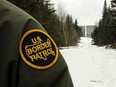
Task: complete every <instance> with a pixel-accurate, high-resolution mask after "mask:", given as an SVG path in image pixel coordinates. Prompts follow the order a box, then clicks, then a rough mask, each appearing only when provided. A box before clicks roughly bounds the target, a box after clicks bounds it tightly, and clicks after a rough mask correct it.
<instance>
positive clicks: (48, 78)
mask: <svg viewBox="0 0 116 87" xmlns="http://www.w3.org/2000/svg"><path fill="white" fill-rule="evenodd" d="M30 29H41V30H43V31H45V29H44V28H43V27H42V26H41V25H40V24H39V23H37V22H35V21H34V20H31V19H30V20H29V21H28V22H27V23H26V25H25V27H24V31H23V33H25V32H27V31H29V30H30ZM45 32H46V31H45ZM18 75H19V78H18V84H17V85H18V86H17V87H73V83H72V79H71V77H70V73H69V70H68V67H67V64H66V62H65V60H64V58H63V56H62V55H61V53H60V52H59V55H58V60H57V62H56V64H54V65H53V66H51V67H50V68H48V69H44V70H39V69H34V68H32V67H30V66H28V65H27V64H26V63H25V62H24V61H23V60H22V59H21V56H20V58H19V69H18Z"/></svg>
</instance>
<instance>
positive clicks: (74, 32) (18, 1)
mask: <svg viewBox="0 0 116 87" xmlns="http://www.w3.org/2000/svg"><path fill="white" fill-rule="evenodd" d="M8 1H10V2H11V3H13V4H15V5H16V6H18V7H20V8H21V9H23V10H24V11H26V12H27V13H29V14H30V15H31V16H33V17H34V18H35V19H36V20H37V21H39V22H40V24H41V25H42V26H43V27H44V28H45V30H46V31H47V33H48V34H49V35H50V36H51V37H52V38H53V40H54V41H55V42H56V44H57V46H58V47H63V46H72V45H76V44H77V42H78V41H79V39H80V36H81V33H82V32H81V27H79V26H78V21H77V19H75V20H73V18H72V16H71V15H70V14H67V13H66V12H65V10H64V9H63V6H61V5H60V6H59V8H58V10H56V9H55V8H54V4H53V3H51V2H50V0H8Z"/></svg>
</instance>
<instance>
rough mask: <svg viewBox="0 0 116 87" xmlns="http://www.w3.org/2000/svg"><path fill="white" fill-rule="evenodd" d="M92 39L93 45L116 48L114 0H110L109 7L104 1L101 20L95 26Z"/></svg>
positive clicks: (115, 1)
mask: <svg viewBox="0 0 116 87" xmlns="http://www.w3.org/2000/svg"><path fill="white" fill-rule="evenodd" d="M92 38H93V41H94V44H95V45H98V46H110V47H111V48H116V0H111V5H110V6H107V2H106V0H105V1H104V7H103V12H102V18H101V19H100V21H99V23H98V24H96V25H95V30H94V32H93V33H92Z"/></svg>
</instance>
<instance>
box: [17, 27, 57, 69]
mask: <svg viewBox="0 0 116 87" xmlns="http://www.w3.org/2000/svg"><path fill="white" fill-rule="evenodd" d="M33 32H41V33H43V34H44V35H46V36H47V37H48V38H50V40H51V41H52V43H53V44H54V46H55V48H56V56H55V59H54V60H53V62H51V63H50V64H48V65H46V66H37V65H34V64H32V63H30V62H29V61H27V59H26V58H25V57H24V54H23V52H22V43H23V40H24V39H25V37H26V36H27V35H28V34H30V33H33ZM19 51H20V55H21V57H22V59H23V61H24V62H25V63H26V64H27V65H29V66H31V67H33V68H35V69H47V68H50V67H51V66H53V65H54V64H55V63H56V62H57V60H58V53H59V52H58V47H57V45H56V43H55V42H54V40H53V39H52V38H51V37H50V36H49V35H48V34H47V33H46V32H45V31H43V30H40V29H30V30H29V31H27V32H26V33H24V34H23V36H22V38H21V40H20V45H19Z"/></svg>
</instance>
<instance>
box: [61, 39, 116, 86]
mask: <svg viewBox="0 0 116 87" xmlns="http://www.w3.org/2000/svg"><path fill="white" fill-rule="evenodd" d="M60 51H61V53H62V55H63V56H64V58H65V60H66V62H67V64H68V66H69V70H70V73H71V76H72V80H73V83H74V87H116V51H115V50H113V49H105V48H104V47H97V46H95V45H91V38H84V37H82V38H81V40H80V43H79V44H78V46H75V47H69V49H63V50H60Z"/></svg>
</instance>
